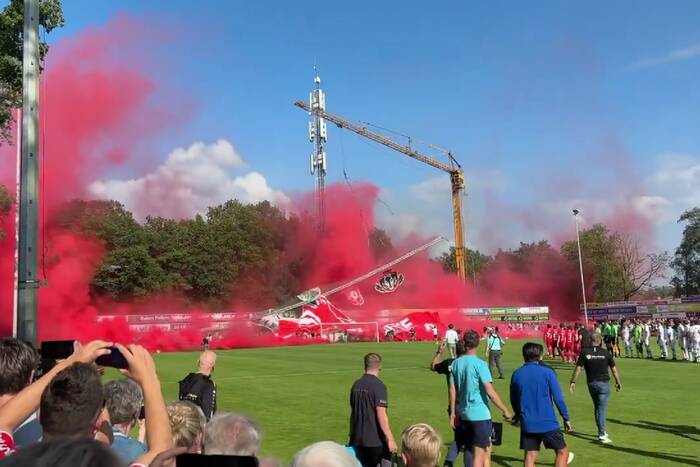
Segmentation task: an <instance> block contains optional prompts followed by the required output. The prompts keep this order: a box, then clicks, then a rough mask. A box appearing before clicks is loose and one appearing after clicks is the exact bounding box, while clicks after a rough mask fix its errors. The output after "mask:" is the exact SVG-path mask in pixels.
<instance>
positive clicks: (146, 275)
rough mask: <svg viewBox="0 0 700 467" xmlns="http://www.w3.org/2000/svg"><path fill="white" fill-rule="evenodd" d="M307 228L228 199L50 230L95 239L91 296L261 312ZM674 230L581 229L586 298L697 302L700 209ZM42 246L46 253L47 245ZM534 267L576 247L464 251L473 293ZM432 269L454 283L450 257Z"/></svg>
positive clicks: (293, 267)
mask: <svg viewBox="0 0 700 467" xmlns="http://www.w3.org/2000/svg"><path fill="white" fill-rule="evenodd" d="M13 203H14V200H13V197H12V196H11V195H10V193H9V191H8V190H7V189H6V188H5V187H3V186H0V218H1V220H2V222H3V224H5V225H6V222H7V221H8V219H7V218H8V216H9V213H10V211H11V209H12V206H13ZM313 222H314V220H313V219H311V218H310V217H309V216H308V215H306V214H302V215H289V214H286V213H284V212H282V211H280V210H279V209H278V208H277V207H275V206H273V205H272V204H270V203H269V202H266V201H265V202H261V203H257V204H244V203H241V202H239V201H237V200H230V201H227V202H226V203H224V204H221V205H219V206H213V207H210V208H209V209H208V210H207V212H206V213H205V214H203V215H199V214H198V215H196V216H194V217H193V218H192V219H181V220H176V219H168V218H163V217H148V218H147V219H146V220H145V221H144V222H141V223H140V222H137V221H136V219H134V217H133V215H132V214H131V213H130V212H129V211H127V210H126V209H125V208H124V206H122V205H121V204H120V203H118V202H116V201H84V200H73V201H71V202H70V203H67V204H66V205H65V206H64V207H63V208H62V209H60V211H59V212H58V213H57V214H56V215H55V216H53V218H52V221H51V226H50V227H51V228H54V227H58V228H61V229H63V230H70V231H72V232H74V233H76V234H78V235H84V236H88V237H92V238H96V239H98V240H99V241H100V242H101V243H102V244H103V245H104V248H105V255H104V258H103V259H102V261H101V263H100V265H99V266H98V268H97V270H96V271H95V274H94V277H93V279H92V284H91V287H92V291H93V293H94V294H95V295H96V296H98V297H99V296H103V297H109V298H112V299H115V300H126V299H129V300H130V299H133V298H137V299H138V298H146V297H149V296H153V295H156V294H162V293H176V294H178V295H180V296H182V297H184V298H186V299H188V300H191V301H196V302H209V303H224V302H229V301H230V300H231V299H232V298H235V299H238V300H241V301H243V302H248V303H253V302H255V303H257V304H261V303H260V298H261V297H264V298H265V303H263V304H261V305H270V306H273V305H275V304H279V303H282V302H284V301H286V300H289V299H291V298H292V297H293V296H295V295H296V294H297V293H299V291H300V290H301V289H302V288H303V285H302V284H301V282H300V281H301V278H302V277H303V272H304V271H306V270H307V269H306V268H308V267H309V265H310V258H309V257H308V255H309V252H308V251H307V250H304V249H303V248H298V247H297V246H295V244H294V242H293V240H294V239H295V238H297V237H298V236H299V234H300V231H301V230H300V228H301V225H302V224H307V225H311V224H313ZM679 222H682V223H684V224H685V228H684V231H683V238H682V240H681V244H680V245H679V247H678V248H677V249H676V251H675V254H674V255H673V256H671V255H669V254H668V253H665V252H661V253H656V252H649V251H647V250H646V249H645V248H644V246H643V244H642V243H641V242H640V240H639V239H637V238H635V237H634V236H632V235H630V234H626V233H619V232H613V231H610V230H609V229H608V228H607V227H606V226H604V225H601V224H597V225H594V226H592V227H591V228H589V229H585V230H582V231H581V235H580V238H581V250H582V257H583V265H584V274H585V276H586V278H587V282H588V283H589V284H591V285H592V287H591V291H590V294H589V298H591V299H593V300H595V301H598V302H607V301H615V300H629V299H631V298H652V297H655V296H668V295H670V294H674V295H676V296H681V295H695V294H700V208H695V209H692V210H689V211H687V212H685V213H684V214H683V215H682V216H681V217H680V219H679ZM5 230H7V229H5ZM1 239H2V235H0V240H1ZM48 242H49V246H50V238H49V239H48ZM368 242H369V245H370V247H371V250H372V252H373V254H374V257H375V258H376V259H377V260H380V259H381V258H386V257H387V255H388V254H389V252H391V251H392V249H393V246H392V242H391V239H390V237H389V236H388V235H387V233H386V232H385V231H383V230H381V229H374V230H372V231H371V232H369V235H368ZM533 258H537V259H540V260H542V259H544V260H545V262H546V263H548V264H554V263H556V262H562V261H563V262H569V263H570V264H572V265H576V267H578V248H577V244H576V241H575V240H571V241H567V242H564V243H563V244H562V246H561V247H560V248H559V249H558V250H557V249H555V248H554V247H552V246H551V245H550V244H549V243H548V242H547V241H545V240H542V241H539V242H533V243H520V245H519V247H518V248H516V249H508V250H502V249H501V250H498V251H497V252H496V253H495V254H494V255H487V254H484V253H482V252H480V251H478V250H471V249H467V275H468V278H469V280H471V281H473V282H475V283H476V285H477V286H478V284H479V280H480V278H481V277H482V276H483V275H484V274H487V273H488V272H489V270H492V269H493V268H495V267H497V266H498V265H501V266H502V265H504V264H506V265H507V267H508V268H509V269H510V270H513V271H519V272H523V273H527V272H528V268H531V267H532V264H533V261H532V260H533ZM436 261H439V262H441V263H442V266H443V268H444V270H445V271H446V272H448V273H455V274H456V270H457V269H456V263H455V251H454V248H450V250H449V251H448V252H445V253H443V254H442V255H441V256H440V257H438V258H436ZM669 267H670V268H671V270H672V271H673V272H674V275H673V277H672V278H671V279H670V281H669V282H668V283H667V284H668V285H666V284H665V283H663V278H665V277H666V273H667V271H668V268H669ZM660 284H661V285H660Z"/></svg>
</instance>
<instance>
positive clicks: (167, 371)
mask: <svg viewBox="0 0 700 467" xmlns="http://www.w3.org/2000/svg"><path fill="white" fill-rule="evenodd" d="M522 343H523V341H509V342H508V343H507V345H506V347H505V349H504V359H503V365H504V370H505V371H506V379H504V380H496V381H495V386H496V389H497V390H498V392H499V394H500V395H501V397H502V398H503V399H504V401H507V400H508V382H509V378H510V374H511V372H512V371H513V370H514V369H515V368H517V367H518V366H520V364H521V357H520V347H521V345H522ZM434 349H435V345H434V344H433V343H385V344H360V343H357V344H336V345H322V346H303V347H281V348H266V349H241V350H231V351H225V352H224V351H222V352H218V362H217V368H216V372H215V375H214V376H215V379H216V381H217V386H218V405H219V410H220V411H224V410H235V411H239V412H243V413H246V414H248V415H251V416H252V417H254V418H255V419H256V420H257V421H258V422H259V423H260V425H261V426H262V428H263V432H264V437H263V443H262V454H264V455H266V456H272V457H276V458H278V459H280V460H282V461H289V460H291V459H292V457H293V454H294V453H295V452H296V451H297V450H299V449H300V448H302V447H304V446H306V445H308V444H310V443H312V442H314V441H320V440H326V439H330V440H334V441H337V442H340V443H345V442H346V441H347V432H348V415H349V408H348V391H349V388H350V386H351V384H352V382H353V381H354V380H355V379H356V378H357V377H359V376H360V375H361V373H362V356H363V355H364V354H365V353H367V352H370V351H375V352H379V353H380V354H381V355H382V356H383V358H384V370H383V372H382V374H381V375H380V377H381V378H382V380H383V381H384V383H385V384H386V385H387V387H388V390H389V417H390V421H391V426H392V430H393V431H394V436H396V437H397V439H399V437H400V433H401V430H402V429H403V428H404V427H406V426H408V425H410V424H412V423H415V422H427V423H430V424H431V425H433V426H434V427H435V428H437V429H438V430H439V431H440V432H441V433H442V435H443V437H444V441H445V442H446V443H447V442H449V441H450V440H451V436H452V435H451V430H450V429H449V427H448V419H447V416H446V413H445V408H446V405H447V396H446V385H445V378H444V376H441V375H437V374H434V373H432V372H431V371H429V370H428V364H429V362H430V360H431V359H432V356H433V352H434ZM196 361H197V353H168V354H166V353H163V354H159V355H157V357H156V363H157V365H158V370H159V375H160V378H161V380H162V381H163V391H164V393H165V395H166V398H167V399H168V400H173V399H175V398H176V397H177V381H178V380H179V379H181V378H182V377H183V376H184V375H185V374H186V373H187V372H188V371H190V370H191V369H193V368H194V367H195V365H196ZM554 366H555V368H556V369H557V373H558V377H559V382H560V383H561V384H562V388H563V389H565V390H566V393H565V395H566V401H567V404H568V406H569V411H570V414H571V418H572V422H573V425H574V429H575V433H573V434H571V435H567V437H566V439H567V443H568V444H569V446H570V448H571V450H572V451H574V452H575V453H576V460H575V461H574V464H575V465H581V466H589V467H595V466H682V465H698V466H700V428H699V427H700V365H696V364H691V363H684V362H670V361H669V362H662V361H647V360H634V359H630V360H628V359H618V367H619V369H620V374H621V377H622V383H623V391H622V392H621V393H615V394H613V395H612V397H611V400H610V403H609V407H608V417H609V418H608V432H609V433H610V437H611V438H612V440H613V441H614V444H612V445H606V446H602V445H600V444H598V443H597V442H596V441H594V439H595V438H596V428H595V422H594V419H593V411H592V403H591V400H590V397H589V395H588V391H587V388H586V385H585V375H582V378H580V379H579V382H580V383H581V384H579V391H578V392H577V393H576V394H575V395H572V394H570V393H569V392H568V384H567V383H568V381H569V379H570V377H571V370H572V366H571V365H568V364H561V363H556V364H554ZM496 412H498V410H497V409H494V410H493V412H492V413H493V414H494V418H496V417H500V414H499V413H496ZM517 430H518V428H516V427H512V426H506V427H505V428H504V435H503V439H504V441H503V445H502V446H497V447H495V449H494V455H493V464H494V465H499V466H515V465H521V451H519V450H518V431H517ZM553 460H554V456H553V454H552V453H551V452H550V451H545V452H543V453H542V454H541V455H540V465H553ZM458 465H461V457H460V459H459V460H458Z"/></svg>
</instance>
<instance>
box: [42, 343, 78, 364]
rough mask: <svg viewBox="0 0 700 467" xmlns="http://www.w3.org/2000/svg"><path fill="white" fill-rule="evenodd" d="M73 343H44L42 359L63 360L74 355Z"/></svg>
mask: <svg viewBox="0 0 700 467" xmlns="http://www.w3.org/2000/svg"><path fill="white" fill-rule="evenodd" d="M73 350H74V347H73V341H44V342H42V343H41V350H40V351H39V353H40V354H41V358H43V359H45V360H63V359H64V358H68V357H70V356H71V355H73Z"/></svg>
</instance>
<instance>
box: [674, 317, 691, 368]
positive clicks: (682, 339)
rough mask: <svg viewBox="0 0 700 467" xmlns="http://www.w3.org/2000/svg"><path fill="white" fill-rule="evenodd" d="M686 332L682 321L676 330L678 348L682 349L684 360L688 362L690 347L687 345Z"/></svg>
mask: <svg viewBox="0 0 700 467" xmlns="http://www.w3.org/2000/svg"><path fill="white" fill-rule="evenodd" d="M685 333H686V330H685V323H684V322H683V320H681V321H680V322H679V323H678V327H677V328H676V339H678V346H679V347H680V348H681V355H682V357H683V360H688V350H687V349H688V346H687V345H686V335H685Z"/></svg>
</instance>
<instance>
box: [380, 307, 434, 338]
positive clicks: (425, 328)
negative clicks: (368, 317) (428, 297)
mask: <svg viewBox="0 0 700 467" xmlns="http://www.w3.org/2000/svg"><path fill="white" fill-rule="evenodd" d="M411 328H413V329H415V331H416V339H418V340H424V339H432V338H433V328H437V329H438V330H442V329H444V328H445V325H444V324H442V321H440V315H438V314H437V313H436V312H434V311H416V312H413V313H409V314H407V315H406V316H404V317H403V319H402V320H401V321H398V322H396V323H392V324H386V325H384V334H386V333H387V332H389V331H394V336H395V337H396V338H399V339H401V340H406V339H408V336H409V332H410V330H411Z"/></svg>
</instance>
